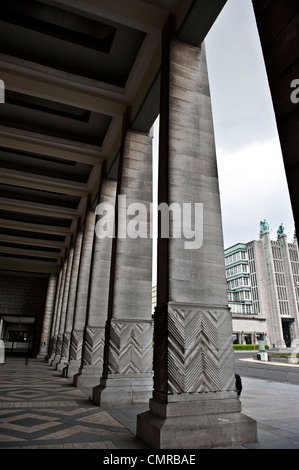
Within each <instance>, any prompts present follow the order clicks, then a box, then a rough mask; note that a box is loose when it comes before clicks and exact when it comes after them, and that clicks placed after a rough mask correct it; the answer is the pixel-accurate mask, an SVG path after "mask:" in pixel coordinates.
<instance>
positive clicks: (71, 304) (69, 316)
mask: <svg viewBox="0 0 299 470" xmlns="http://www.w3.org/2000/svg"><path fill="white" fill-rule="evenodd" d="M82 239H83V231H81V230H80V231H79V232H78V234H77V238H76V243H75V249H74V256H73V263H72V273H71V278H70V286H69V295H68V302H67V311H66V319H65V328H64V332H63V338H62V348H61V359H60V362H59V364H57V370H58V371H60V372H61V371H62V370H63V369H64V368H65V362H68V360H69V353H70V343H71V333H72V328H73V321H74V312H75V300H76V292H77V283H78V272H79V265H80V256H81V248H82Z"/></svg>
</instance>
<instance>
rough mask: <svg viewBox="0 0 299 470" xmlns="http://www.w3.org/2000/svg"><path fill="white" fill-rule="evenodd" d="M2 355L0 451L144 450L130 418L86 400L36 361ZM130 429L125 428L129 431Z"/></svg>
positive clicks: (141, 408)
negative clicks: (5, 358)
mask: <svg viewBox="0 0 299 470" xmlns="http://www.w3.org/2000/svg"><path fill="white" fill-rule="evenodd" d="M26 362H27V361H26V359H25V358H22V357H8V358H7V361H6V364H4V365H1V366H0V367H1V369H0V448H1V449H3V448H7V449H8V448H9V449H142V448H143V449H145V448H147V447H146V446H145V445H144V444H143V443H142V442H140V441H139V440H138V439H137V438H136V437H135V435H134V434H133V432H131V431H133V429H132V425H134V423H135V414H137V413H138V412H140V411H144V410H145V408H146V407H147V406H135V407H134V410H133V416H130V407H128V408H127V414H124V413H123V412H122V411H121V410H120V409H117V407H115V410H114V411H112V412H110V411H108V410H106V409H105V408H103V407H99V406H96V405H94V404H93V402H92V401H90V400H89V396H88V392H87V391H86V389H80V388H78V387H74V386H73V384H72V381H71V379H66V378H63V377H62V376H61V374H59V373H58V372H57V371H56V370H55V369H53V367H51V366H50V365H49V364H47V363H45V362H44V361H43V360H40V359H29V361H28V364H26ZM130 429H131V430H130Z"/></svg>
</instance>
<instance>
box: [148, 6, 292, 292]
mask: <svg viewBox="0 0 299 470" xmlns="http://www.w3.org/2000/svg"><path fill="white" fill-rule="evenodd" d="M205 44H206V51H207V61H208V70H209V80H210V89H211V98H212V108H213V120H214V131H215V139H216V150H217V162H218V173H219V185H220V197H221V207H222V221H223V235H224V247H225V248H228V247H230V246H232V245H234V244H236V243H247V242H249V241H251V240H258V238H259V230H260V221H261V220H264V219H266V220H267V221H268V223H269V224H270V230H271V238H272V239H273V240H275V239H276V238H277V233H276V232H277V229H278V227H279V225H280V224H281V223H283V224H284V227H285V233H286V234H287V235H288V240H289V242H292V241H293V235H294V230H295V228H294V220H293V214H292V210H291V203H290V197H289V191H288V186H287V182H286V177H285V170H284V166H283V159H282V154H281V148H280V142H279V138H278V133H277V127H276V122H275V115H274V111H273V105H272V101H271V95H270V90H269V86H268V82H267V75H266V71H265V65H264V60H263V55H262V51H261V46H260V42H259V36H258V31H257V27H256V23H255V18H254V12H253V8H252V4H251V0H228V2H227V4H226V6H225V7H224V9H223V10H222V12H221V14H220V16H219V17H218V19H217V21H216V22H215V24H214V25H213V27H212V29H211V31H210V32H209V34H208V36H207V38H206V41H205ZM154 134H155V136H157V135H158V127H155V131H154ZM154 145H155V151H154V155H157V153H158V148H157V145H158V139H157V138H155V139H154ZM155 163H156V161H155V160H154V164H155ZM155 183H156V182H155ZM155 188H156V187H155V186H154V193H155V191H156V189H155ZM153 260H154V261H153V285H154V284H155V282H156V277H155V276H156V261H155V260H156V247H155V244H154V252H153Z"/></svg>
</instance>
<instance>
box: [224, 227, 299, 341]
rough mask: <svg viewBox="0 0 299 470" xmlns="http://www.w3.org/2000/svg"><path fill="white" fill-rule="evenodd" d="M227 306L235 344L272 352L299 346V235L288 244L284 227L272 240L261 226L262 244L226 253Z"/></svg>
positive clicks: (251, 243) (242, 246)
mask: <svg viewBox="0 0 299 470" xmlns="http://www.w3.org/2000/svg"><path fill="white" fill-rule="evenodd" d="M225 265H226V277H227V287H228V303H229V306H230V308H231V312H232V318H233V341H234V343H235V344H246V343H247V344H253V343H255V342H257V341H259V340H265V342H266V344H268V345H269V346H270V347H276V348H284V347H290V346H297V345H299V311H298V301H299V297H298V292H299V253H298V242H297V237H296V235H295V236H294V240H293V242H292V243H288V240H287V236H286V234H285V233H284V228H283V225H282V224H281V226H280V227H279V229H278V231H277V240H275V241H274V240H270V231H269V225H268V223H267V222H266V221H265V220H264V221H263V222H261V223H260V239H259V240H253V241H251V242H249V243H246V244H241V243H238V244H236V245H234V246H232V247H230V248H228V249H226V250H225Z"/></svg>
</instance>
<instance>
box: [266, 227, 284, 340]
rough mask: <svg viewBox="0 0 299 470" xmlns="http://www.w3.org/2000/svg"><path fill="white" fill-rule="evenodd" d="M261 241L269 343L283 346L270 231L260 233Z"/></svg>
mask: <svg viewBox="0 0 299 470" xmlns="http://www.w3.org/2000/svg"><path fill="white" fill-rule="evenodd" d="M261 240H262V243H263V248H264V254H265V260H266V269H267V281H268V287H269V293H270V296H269V300H270V312H269V315H268V316H267V323H268V331H269V337H270V342H271V345H273V344H275V347H276V348H285V347H286V344H285V341H284V338H283V330H282V322H281V315H280V308H279V299H278V293H277V287H276V279H275V268H274V262H273V255H272V246H271V239H270V232H268V231H267V232H264V233H263V234H262V235H261Z"/></svg>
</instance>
